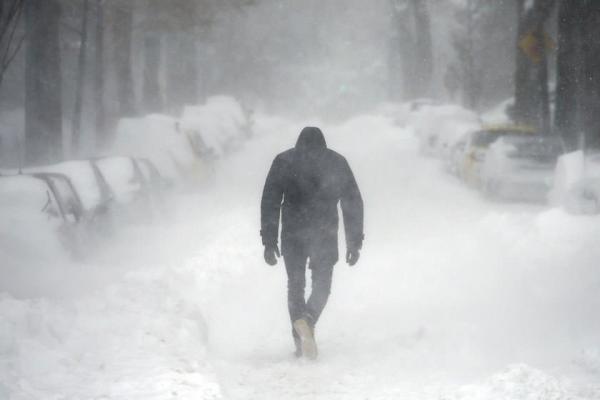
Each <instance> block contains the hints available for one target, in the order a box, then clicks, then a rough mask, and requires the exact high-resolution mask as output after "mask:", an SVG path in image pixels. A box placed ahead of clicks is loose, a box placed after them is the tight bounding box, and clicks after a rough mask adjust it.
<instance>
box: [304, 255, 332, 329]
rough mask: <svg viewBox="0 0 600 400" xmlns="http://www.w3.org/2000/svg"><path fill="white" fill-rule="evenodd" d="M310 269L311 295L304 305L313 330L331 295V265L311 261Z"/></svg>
mask: <svg viewBox="0 0 600 400" xmlns="http://www.w3.org/2000/svg"><path fill="white" fill-rule="evenodd" d="M310 269H311V271H312V293H311V295H310V298H309V299H308V302H307V304H306V314H307V315H308V317H309V319H310V321H309V322H310V324H311V325H312V327H313V329H314V326H315V325H316V324H317V321H318V320H319V317H320V316H321V313H322V312H323V309H324V308H325V305H326V304H327V300H328V299H329V294H330V293H331V281H332V278H333V265H331V264H323V263H319V262H316V263H314V264H313V262H312V260H311V265H310Z"/></svg>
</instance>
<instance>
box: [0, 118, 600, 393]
mask: <svg viewBox="0 0 600 400" xmlns="http://www.w3.org/2000/svg"><path fill="white" fill-rule="evenodd" d="M310 122H312V123H315V122H314V121H309V122H308V123H310ZM304 124H307V122H303V124H298V123H292V122H289V121H286V120H282V119H278V118H274V117H268V116H256V118H255V124H254V131H255V132H254V139H252V141H250V142H249V143H248V144H247V145H246V146H245V148H244V149H243V150H240V151H238V152H237V153H234V154H233V155H231V156H229V157H228V158H227V159H224V160H221V161H220V162H219V163H218V165H217V166H216V176H215V178H214V180H213V182H212V183H211V186H210V187H203V188H199V193H197V194H194V195H189V194H188V195H185V196H183V195H181V196H179V197H177V198H175V199H173V200H172V204H171V209H172V210H173V214H174V215H173V216H172V218H171V219H170V220H168V221H160V222H157V223H156V224H154V225H152V226H138V227H135V228H133V227H132V228H129V229H127V230H125V231H123V232H121V233H120V234H119V235H118V237H115V238H113V240H112V242H113V243H111V244H110V245H107V246H105V247H106V248H105V250H104V251H102V252H99V253H100V254H98V256H97V257H96V258H95V260H94V262H93V263H91V264H90V265H74V266H73V265H67V264H66V263H62V264H61V263H57V266H56V267H55V266H54V265H50V266H49V268H62V269H61V271H62V274H61V275H60V276H63V277H64V281H56V280H54V281H53V283H52V285H53V288H51V289H53V290H44V291H41V289H40V290H39V293H38V294H39V295H38V296H31V291H29V292H28V293H29V294H28V295H27V297H23V295H20V296H15V295H13V294H11V293H5V294H2V295H0V399H4V398H7V399H11V400H12V399H15V400H22V399H23V400H24V399H27V400H29V399H128V400H129V399H170V398H180V399H218V398H224V399H244V400H248V399H262V400H265V399H398V398H411V399H414V398H417V399H418V398H426V399H452V400H455V399H456V400H458V399H498V400H499V399H600V342H599V338H600V319H599V318H598V315H599V311H600V271H599V270H598V262H597V260H598V259H600V247H599V246H598V245H597V240H598V239H597V238H598V237H600V218H598V217H574V216H569V215H567V214H565V213H564V212H562V211H559V210H555V209H545V208H541V207H537V206H531V205H519V204H493V203H489V202H486V201H485V200H484V199H482V198H481V197H480V196H479V195H478V194H477V193H476V192H473V191H470V190H467V189H465V188H464V187H463V186H461V185H460V184H459V183H458V182H457V181H454V180H453V179H452V178H450V177H449V176H447V175H446V174H444V172H443V171H442V169H441V168H440V166H439V165H438V163H437V162H436V161H434V160H431V159H424V158H421V157H419V156H418V142H417V140H416V138H415V137H414V136H413V135H412V133H411V132H412V131H411V129H410V127H407V128H406V129H401V128H397V127H395V126H394V125H393V123H392V122H391V120H390V119H388V118H384V117H380V116H376V115H365V116H360V117H356V118H355V119H353V120H350V121H347V122H346V123H344V124H341V125H336V126H327V125H322V127H323V130H324V132H325V135H326V138H327V140H328V142H329V145H330V147H332V148H333V149H335V150H338V151H340V152H341V153H343V154H344V155H346V156H347V158H348V160H349V162H350V164H351V166H352V167H353V169H354V172H355V175H356V177H357V180H358V183H359V185H360V187H361V190H362V192H363V197H364V200H365V204H366V210H365V211H366V227H365V230H366V232H365V233H366V240H365V246H364V250H363V252H362V258H361V260H360V262H359V264H358V265H357V266H355V267H353V268H350V267H348V266H347V265H345V264H343V263H340V264H338V266H337V267H336V270H335V276H334V286H333V291H332V297H331V300H330V303H329V305H328V307H327V308H326V310H325V313H324V315H323V318H322V321H321V322H320V325H319V326H318V330H317V338H318V341H319V344H320V358H319V360H318V361H317V362H314V363H311V362H305V361H298V360H295V359H294V358H293V357H292V356H291V350H292V343H291V339H290V327H289V322H288V316H287V309H286V289H285V286H286V281H285V272H284V268H283V266H282V263H281V262H280V263H279V264H278V265H277V266H276V267H269V266H267V265H266V264H264V262H263V260H262V248H261V246H260V238H259V234H258V231H259V202H260V194H261V191H262V185H263V183H264V178H265V174H266V172H267V170H268V168H269V165H270V163H271V161H272V159H273V157H274V156H275V154H276V153H277V152H280V151H282V150H284V149H286V148H288V147H290V146H292V145H293V144H294V142H295V139H296V136H297V134H298V133H299V131H300V128H301V127H302V126H303V125H304ZM34 281H36V282H37V284H38V285H37V286H36V288H38V287H39V281H37V280H35V279H34ZM63 285H64V287H68V288H69V290H61V288H62V287H63ZM19 289H23V288H19ZM46 289H48V288H46ZM36 290H37V289H36ZM15 292H16V293H17V292H18V294H21V293H24V292H27V291H24V290H19V291H17V290H15Z"/></svg>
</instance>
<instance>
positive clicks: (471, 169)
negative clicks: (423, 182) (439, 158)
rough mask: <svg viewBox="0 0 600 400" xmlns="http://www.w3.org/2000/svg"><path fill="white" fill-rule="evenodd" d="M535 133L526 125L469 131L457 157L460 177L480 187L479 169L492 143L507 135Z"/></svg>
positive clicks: (497, 126) (470, 184) (488, 127)
mask: <svg viewBox="0 0 600 400" xmlns="http://www.w3.org/2000/svg"><path fill="white" fill-rule="evenodd" d="M536 133H537V130H536V129H535V128H533V127H531V126H526V125H491V126H484V127H483V128H482V129H479V130H477V131H474V132H471V133H470V134H469V135H468V136H467V142H466V145H465V147H464V152H463V155H462V157H460V158H459V165H458V168H457V169H458V174H459V176H460V178H461V179H462V180H463V181H464V182H465V183H466V184H467V185H469V186H472V187H475V188H479V187H481V184H482V179H481V169H482V166H483V163H484V161H485V156H486V153H487V150H488V148H489V147H490V145H491V144H492V143H494V142H495V141H496V140H498V138H500V137H503V136H507V135H535V134H536Z"/></svg>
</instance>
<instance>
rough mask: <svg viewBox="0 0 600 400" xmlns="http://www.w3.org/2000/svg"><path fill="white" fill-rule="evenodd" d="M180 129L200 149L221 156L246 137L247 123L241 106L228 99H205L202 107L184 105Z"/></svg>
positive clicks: (226, 97) (225, 97)
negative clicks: (191, 138) (196, 143)
mask: <svg viewBox="0 0 600 400" xmlns="http://www.w3.org/2000/svg"><path fill="white" fill-rule="evenodd" d="M181 126H182V129H183V130H184V131H185V132H186V133H187V134H188V135H190V136H191V137H193V138H194V140H195V141H198V142H200V143H198V146H199V147H202V146H203V147H206V148H207V149H208V150H209V151H212V152H213V153H214V154H215V155H223V154H224V153H226V152H227V151H229V150H233V149H235V148H237V147H239V146H240V144H241V142H242V140H243V139H244V136H245V135H246V134H247V129H248V120H247V117H246V114H245V113H244V110H243V108H242V106H241V104H240V103H239V102H238V101H237V100H235V99H234V98H232V97H229V96H214V97H210V98H208V100H207V101H206V103H205V104H203V105H199V106H187V107H185V109H184V110H183V114H182V116H181Z"/></svg>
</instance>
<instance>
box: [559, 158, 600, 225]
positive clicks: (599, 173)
mask: <svg viewBox="0 0 600 400" xmlns="http://www.w3.org/2000/svg"><path fill="white" fill-rule="evenodd" d="M554 175H555V177H554V187H553V188H552V191H551V193H550V200H551V203H552V204H553V205H554V206H562V207H564V208H565V209H566V210H567V211H569V212H571V213H573V214H595V213H598V212H600V204H599V202H600V154H585V153H584V152H583V151H575V152H571V153H567V154H564V155H562V156H561V157H560V158H559V159H558V163H557V166H556V170H555V174H554Z"/></svg>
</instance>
